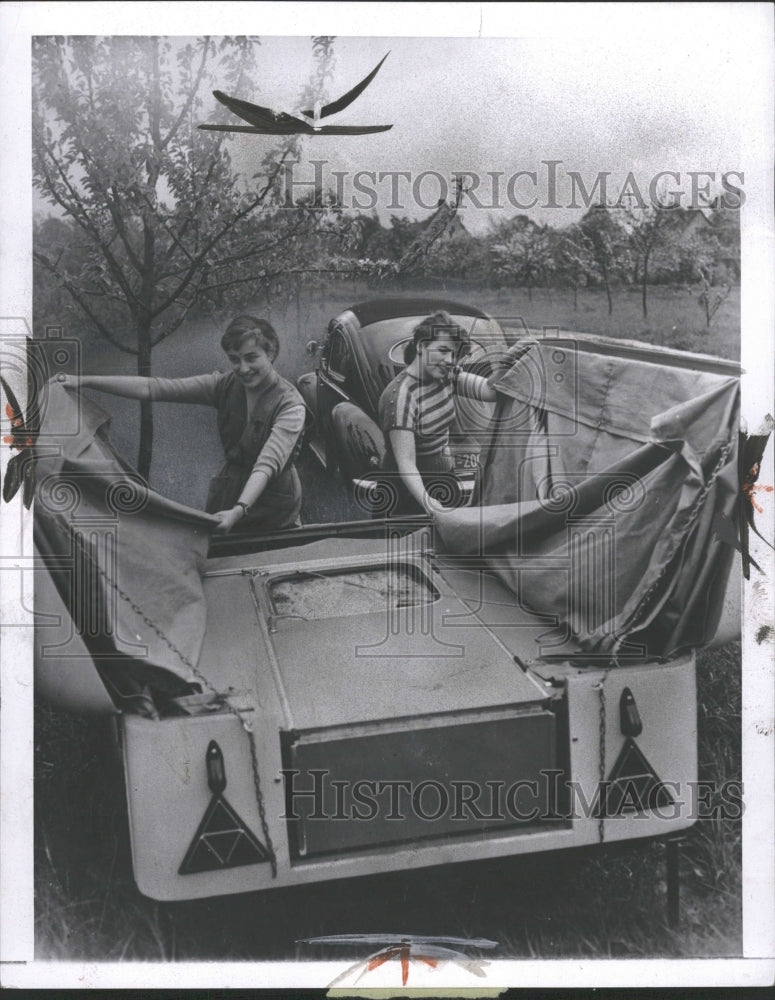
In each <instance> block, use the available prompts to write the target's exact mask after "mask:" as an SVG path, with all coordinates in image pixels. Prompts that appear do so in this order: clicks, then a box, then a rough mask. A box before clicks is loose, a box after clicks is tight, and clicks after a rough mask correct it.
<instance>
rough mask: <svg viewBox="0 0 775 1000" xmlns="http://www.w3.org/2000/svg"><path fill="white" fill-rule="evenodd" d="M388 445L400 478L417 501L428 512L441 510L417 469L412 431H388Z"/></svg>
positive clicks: (441, 506)
mask: <svg viewBox="0 0 775 1000" xmlns="http://www.w3.org/2000/svg"><path fill="white" fill-rule="evenodd" d="M390 447H391V448H392V449H393V454H394V456H395V459H396V465H397V466H398V471H399V473H400V475H401V479H402V480H403V482H404V485H405V486H406V488H407V489H408V490H409V492H410V493H411V494H412V496H413V497H414V499H415V500H416V501H417V503H418V504H419V505H420V506H421V507H422V508H423V510H426V511H428V513H430V514H434V513H436V511H439V510H443V505H442V504H440V503H437V502H436V501H435V500H434V499H432V497H431V496H430V495H429V494H428V492H427V491H426V489H425V486H424V485H423V481H422V476H421V475H420V473H419V471H418V469H417V454H416V452H415V448H414V434H413V433H412V431H406V430H392V431H390Z"/></svg>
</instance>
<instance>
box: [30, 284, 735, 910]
mask: <svg viewBox="0 0 775 1000" xmlns="http://www.w3.org/2000/svg"><path fill="white" fill-rule="evenodd" d="M434 305H435V304H434ZM447 306H448V307H449V304H447ZM428 308H429V304H428V303H427V302H426V303H423V305H422V308H420V307H418V305H417V304H416V303H415V302H414V301H409V302H408V303H406V304H405V305H404V306H397V305H396V303H395V302H394V301H391V302H390V303H389V304H388V305H384V304H383V305H382V306H377V305H375V304H373V303H372V304H369V305H368V307H366V306H364V307H363V308H361V307H358V310H359V311H357V312H356V311H355V310H353V311H348V312H347V313H344V314H343V316H342V317H338V318H337V320H335V321H334V322H333V323H332V326H331V328H330V330H329V339H328V341H327V346H326V348H325V350H324V357H323V363H322V366H321V371H320V372H319V373H318V375H317V376H315V379H316V380H317V393H318V394H319V395H318V398H317V404H316V405H317V412H318V415H319V416H321V417H322V419H321V431H322V434H321V438H320V442H319V444H320V445H321V446H322V447H323V448H324V449H325V450H324V451H322V452H321V454H322V455H323V456H324V457H325V458H326V459H327V460H329V461H335V460H336V461H341V460H342V457H341V453H339V452H337V450H336V449H337V447H338V445H336V444H335V441H336V438H335V421H334V417H335V414H336V412H337V407H338V406H343V405H344V406H349V407H353V408H355V407H356V406H359V407H360V408H361V412H362V413H363V414H364V417H367V416H368V413H372V412H373V407H374V405H375V403H376V398H377V396H378V392H379V388H380V386H381V385H382V384H384V383H385V382H386V381H387V379H388V378H389V377H390V375H391V373H392V371H393V370H394V364H397V363H398V362H394V361H393V360H391V357H390V354H391V349H392V348H393V347H394V345H395V344H396V343H400V341H401V340H402V339H403V338H404V337H405V336H406V335H407V331H408V329H409V327H410V326H411V324H412V322H413V321H414V318H416V317H417V316H419V315H422V314H423V313H424V312H426V310H427V309H428ZM450 311H451V312H452V314H453V315H454V316H456V317H457V318H459V319H463V320H466V321H470V323H471V326H472V327H473V328H475V329H474V335H475V336H476V337H477V339H479V340H480V341H481V343H482V344H485V342H487V346H488V347H489V346H490V345H491V344H492V343H493V341H494V342H495V347H496V349H500V347H501V346H502V341H501V340H500V337H501V336H502V333H501V332H500V328H499V326H498V325H497V324H496V323H495V321H493V320H491V319H489V318H488V317H486V316H484V315H483V314H478V313H475V312H474V311H472V310H468V311H467V312H466V311H462V310H460V309H459V308H458V309H455V308H451V309H450ZM398 313H402V315H400V316H399V315H397V314H398ZM380 316H381V317H382V318H381V319H380V318H379V317H380ZM359 317H360V318H359ZM380 331H383V336H382V339H381V340H378V335H380ZM490 338H492V339H490ZM377 344H378V346H375V345H377ZM348 352H351V353H350V354H349V355H348ZM368 352H371V353H368ZM348 356H349V364H350V366H351V367H349V368H348V367H347V366H346V365H345V364H344V362H345V360H346V358H347V357H348ZM380 358H382V360H381V361H380V360H379V359H380ZM356 375H357V379H356ZM738 382H739V379H738V372H737V370H736V366H734V365H733V364H731V363H729V362H721V361H717V360H715V359H709V358H703V357H700V356H697V355H687V354H682V353H681V352H676V351H666V350H661V349H656V348H650V347H646V346H644V345H641V346H632V345H621V344H617V343H615V342H611V341H604V340H601V339H596V338H586V339H585V338H581V337H574V336H564V337H548V338H544V339H543V340H542V339H541V338H537V339H536V340H535V341H533V342H531V343H530V344H529V345H526V350H525V353H524V355H523V356H522V357H521V358H520V360H519V362H518V363H515V364H514V366H513V367H512V368H511V369H508V370H506V371H504V372H503V373H502V375H501V376H499V381H498V388H499V392H500V393H501V395H500V396H499V399H500V400H501V401H500V402H499V403H498V404H496V409H495V412H494V413H493V414H492V415H491V420H490V424H489V426H490V434H489V437H488V438H486V439H483V440H482V441H480V442H479V444H480V459H479V460H480V463H481V466H482V480H481V484H480V495H479V502H478V504H477V505H476V506H469V507H465V508H461V509H459V510H454V511H449V512H448V513H445V514H443V515H440V516H439V517H437V519H436V521H435V523H432V522H431V521H430V520H429V519H427V518H425V517H419V518H399V519H392V520H386V521H381V520H368V521H363V522H352V523H346V524H338V525H333V524H332V525H315V526H308V527H303V528H299V529H294V530H291V531H286V532H278V533H276V534H274V535H270V536H264V537H256V538H240V537H234V538H231V537H226V538H221V539H219V540H212V542H211V540H210V532H211V529H212V519H211V518H210V517H209V516H208V515H205V514H202V513H200V512H196V511H193V510H190V509H188V508H185V507H181V506H180V505H179V504H176V503H173V502H171V501H168V500H165V498H163V497H161V496H159V495H158V494H156V493H154V492H153V491H152V490H150V488H149V487H148V486H147V484H144V483H143V481H142V480H140V479H139V477H138V476H137V475H136V474H133V473H132V472H131V470H128V469H127V467H126V465H125V463H124V462H123V461H122V460H121V459H120V458H118V457H117V456H116V455H115V454H114V453H113V451H112V449H111V447H110V444H109V441H108V439H107V437H106V434H105V428H106V415H105V414H104V413H102V412H101V411H100V410H99V409H98V408H97V407H96V406H94V404H93V403H91V402H90V401H89V400H87V399H81V398H79V397H78V396H77V394H74V393H68V392H66V391H65V390H64V389H62V388H60V387H59V386H57V384H56V382H52V383H49V387H48V389H49V392H48V398H47V400H46V402H45V406H44V407H43V410H44V416H43V424H42V427H41V439H44V440H48V442H49V444H53V443H56V447H49V448H48V449H47V450H43V449H42V450H41V454H40V458H39V459H38V474H37V478H38V485H37V493H36V541H37V546H38V552H39V554H40V560H41V563H40V565H39V569H38V572H36V601H37V608H38V610H39V612H41V613H40V614H39V615H38V628H37V640H36V656H37V659H36V685H37V693H38V696H39V697H44V698H48V699H51V700H53V701H55V702H56V703H57V704H59V705H62V706H65V707H68V708H71V709H74V710H77V711H93V712H102V713H108V714H110V715H112V716H113V717H114V718H115V722H116V726H115V728H116V733H117V738H118V743H119V746H120V751H121V756H122V759H123V766H124V774H125V780H126V794H127V803H128V815H129V826H130V833H131V844H132V860H133V866H134V874H135V878H136V881H137V884H138V886H139V888H140V890H141V891H142V892H143V893H144V894H146V895H148V896H150V897H152V898H154V899H158V900H185V899H193V898H197V897H205V896H213V895H223V894H229V893H239V892H246V891H253V890H263V889H270V888H274V887H279V886H290V885H297V884H301V883H310V882H317V881H326V880H330V879H339V878H353V877H356V876H361V875H366V874H375V873H380V872H388V871H395V870H404V869H412V868H423V867H427V866H435V865H443V864H450V863H457V862H465V861H471V860H475V859H483V858H491V859H492V858H498V857H506V856H513V855H528V854H531V853H536V852H545V851H555V850H560V849H566V848H578V847H584V846H590V845H606V844H609V843H613V842H620V841H623V840H628V839H632V838H636V839H640V838H643V837H657V836H659V837H662V836H667V837H671V836H675V835H677V834H680V832H681V831H683V830H685V829H686V828H687V827H688V826H690V825H691V824H692V823H693V822H694V820H695V819H696V818H697V815H698V812H697V799H696V796H697V790H696V789H697V786H696V782H697V720H696V686H695V649H696V648H697V647H699V646H702V645H705V644H707V643H709V642H711V641H714V636H715V641H717V642H718V641H722V640H723V639H728V638H729V637H730V636H731V635H733V634H734V631H735V626H737V627H739V614H740V612H739V601H738V602H736V601H735V597H736V596H737V597H738V598H739V594H738V595H736V594H735V593H734V589H735V588H734V587H733V588H732V601H731V608H729V607H727V611H728V612H729V613H728V614H727V616H726V618H727V621H731V623H732V627H731V629H730V628H729V627H728V626H726V627H725V626H724V624H723V621H724V613H723V612H724V608H725V594H728V590H729V588H728V578H729V573H730V567H731V566H732V564H733V560H734V558H735V550H734V544H735V538H736V537H737V532H736V528H735V519H736V518H737V516H738V513H739V496H740V492H739V480H738V475H739V473H738V448H739V439H738V389H739V386H738ZM344 386H347V390H348V393H349V392H352V393H353V397H352V398H353V400H354V401H353V402H344V397H345V391H344V388H343V387H344ZM356 387H357V389H356ZM336 399H341V400H342V402H341V403H335V402H334V401H335V400H336ZM334 455H337V456H338V457H337V458H336V459H335V458H334ZM727 529H731V531H732V538H731V540H730V539H729V538H727V539H725V537H724V534H725V531H726V530H727ZM727 533H728V532H727ZM44 570H46V572H44ZM728 603H729V602H728V601H727V604H728ZM720 621H721V622H722V625H721V627H719V622H720ZM671 842H672V841H671ZM673 871H674V872H675V867H674V868H673ZM673 898H674V897H673Z"/></svg>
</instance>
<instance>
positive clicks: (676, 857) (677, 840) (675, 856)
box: [667, 837, 683, 927]
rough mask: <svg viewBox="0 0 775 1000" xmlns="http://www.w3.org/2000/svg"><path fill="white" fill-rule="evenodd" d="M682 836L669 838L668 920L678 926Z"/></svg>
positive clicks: (670, 923)
mask: <svg viewBox="0 0 775 1000" xmlns="http://www.w3.org/2000/svg"><path fill="white" fill-rule="evenodd" d="M682 842H683V838H682V837H668V838H667V922H668V924H669V925H670V927H677V926H678V924H679V922H680V919H681V873H680V860H681V844H682Z"/></svg>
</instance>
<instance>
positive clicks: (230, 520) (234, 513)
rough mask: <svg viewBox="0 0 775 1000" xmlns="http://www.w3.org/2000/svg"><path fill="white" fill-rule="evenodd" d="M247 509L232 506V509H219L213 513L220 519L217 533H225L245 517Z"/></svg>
mask: <svg viewBox="0 0 775 1000" xmlns="http://www.w3.org/2000/svg"><path fill="white" fill-rule="evenodd" d="M244 516H245V511H244V510H243V509H242V507H232V508H231V510H219V511H216V512H215V514H213V517H215V518H217V519H218V526H217V528H216V529H215V533H216V535H225V534H227V533H228V532H229V531H231V529H232V528H233V527H234V525H235V524H237V523H238V522H239V521H241V520H242V519H243V517H244Z"/></svg>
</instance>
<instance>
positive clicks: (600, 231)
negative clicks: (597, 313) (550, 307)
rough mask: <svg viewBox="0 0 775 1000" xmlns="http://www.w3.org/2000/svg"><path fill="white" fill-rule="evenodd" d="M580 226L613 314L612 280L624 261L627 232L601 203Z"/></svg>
mask: <svg viewBox="0 0 775 1000" xmlns="http://www.w3.org/2000/svg"><path fill="white" fill-rule="evenodd" d="M579 228H580V230H581V232H582V233H583V234H584V236H585V237H586V238H587V240H589V245H590V248H591V251H592V256H593V258H594V261H595V264H596V266H597V267H598V269H599V271H600V276H601V278H602V280H603V286H604V288H605V294H606V296H607V298H608V315H609V316H611V315H612V313H613V311H614V303H613V299H612V297H611V282H612V280H613V278H614V277H615V276H616V274H617V273H618V272H620V271H621V268H622V265H623V263H624V259H625V245H626V234H625V232H624V230H623V229H622V227H621V225H620V224H619V223H618V222H617V221H616V220H615V219H614V218H613V217H612V215H611V213H610V212H609V211H608V209H607V208H605V207H604V206H601V205H596V206H594V207H593V208H590V210H589V211H588V212H587V213H586V215H585V216H584V218H583V219H582V220H581V222H580V223H579Z"/></svg>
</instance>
